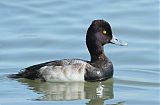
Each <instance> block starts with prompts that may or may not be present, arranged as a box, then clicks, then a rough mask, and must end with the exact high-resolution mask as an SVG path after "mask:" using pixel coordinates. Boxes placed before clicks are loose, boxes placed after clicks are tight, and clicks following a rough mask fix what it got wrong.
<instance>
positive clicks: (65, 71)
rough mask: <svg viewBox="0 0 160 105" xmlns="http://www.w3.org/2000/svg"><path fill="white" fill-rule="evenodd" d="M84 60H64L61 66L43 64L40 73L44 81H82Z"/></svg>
mask: <svg viewBox="0 0 160 105" xmlns="http://www.w3.org/2000/svg"><path fill="white" fill-rule="evenodd" d="M86 64H87V63H86V62H83V61H80V60H64V61H63V65H62V66H54V65H53V66H44V67H42V68H40V73H41V75H42V77H43V78H44V79H45V80H46V81H50V82H55V81H84V73H85V67H86Z"/></svg>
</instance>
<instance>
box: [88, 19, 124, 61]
mask: <svg viewBox="0 0 160 105" xmlns="http://www.w3.org/2000/svg"><path fill="white" fill-rule="evenodd" d="M107 43H112V44H118V45H127V43H126V42H123V41H121V40H118V39H117V38H116V37H114V36H113V34H112V29H111V26H110V24H109V23H108V22H106V21H105V20H94V21H92V24H91V25H90V26H89V28H88V30H87V35H86V44H87V48H88V50H89V52H90V54H91V61H93V60H97V59H99V57H100V58H104V56H103V55H104V51H103V45H105V44H107ZM101 56H103V57H101Z"/></svg>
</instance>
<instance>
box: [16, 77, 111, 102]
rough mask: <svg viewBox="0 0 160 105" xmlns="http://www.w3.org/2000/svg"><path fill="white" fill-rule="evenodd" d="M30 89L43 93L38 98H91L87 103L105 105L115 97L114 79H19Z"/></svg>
mask: <svg viewBox="0 0 160 105" xmlns="http://www.w3.org/2000/svg"><path fill="white" fill-rule="evenodd" d="M19 81H20V82H21V83H23V84H25V85H28V87H29V89H31V90H33V91H35V92H36V93H41V94H43V96H42V97H39V98H38V100H54V101H55V100H77V99H90V101H89V103H87V105H103V103H104V100H107V99H112V98H113V79H110V80H107V81H103V82H66V83H64V82H60V83H49V82H39V81H32V80H28V79H21V80H19Z"/></svg>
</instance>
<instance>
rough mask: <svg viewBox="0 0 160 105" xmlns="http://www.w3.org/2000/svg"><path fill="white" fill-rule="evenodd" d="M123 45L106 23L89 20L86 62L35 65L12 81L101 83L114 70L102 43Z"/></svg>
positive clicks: (13, 75)
mask: <svg viewBox="0 0 160 105" xmlns="http://www.w3.org/2000/svg"><path fill="white" fill-rule="evenodd" d="M109 43H111V44H116V45H121V46H124V45H127V42H125V41H121V40H119V39H118V38H116V37H115V36H114V35H113V34H112V29H111V26H110V24H109V23H108V22H107V21H105V20H93V21H92V22H91V25H90V26H89V28H88V30H87V33H86V46H87V48H88V51H89V54H90V58H91V59H90V61H87V60H83V59H62V60H54V61H49V62H45V63H41V64H36V65H33V66H29V67H27V68H24V69H22V70H21V71H20V72H18V73H17V74H12V75H11V76H10V77H12V78H27V79H31V80H41V81H46V82H60V81H91V82H94V81H104V80H107V79H109V78H112V77H113V73H114V68H113V64H112V62H111V61H110V59H109V58H108V57H107V56H106V55H105V53H104V45H106V44H109Z"/></svg>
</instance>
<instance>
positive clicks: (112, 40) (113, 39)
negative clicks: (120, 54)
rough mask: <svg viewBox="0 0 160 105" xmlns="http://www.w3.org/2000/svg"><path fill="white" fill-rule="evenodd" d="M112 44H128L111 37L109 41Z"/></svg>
mask: <svg viewBox="0 0 160 105" xmlns="http://www.w3.org/2000/svg"><path fill="white" fill-rule="evenodd" d="M110 42H111V43H112V44H116V45H120V46H127V45H128V43H127V42H125V41H122V40H119V39H118V38H116V37H115V36H114V35H112V39H111V41H110Z"/></svg>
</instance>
